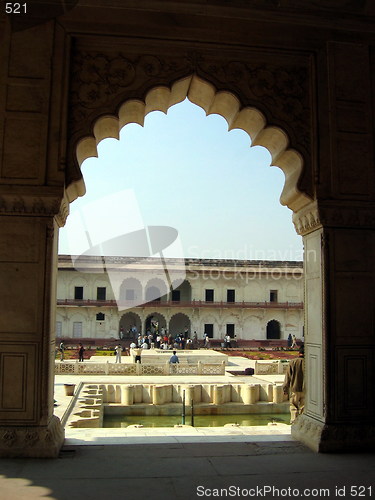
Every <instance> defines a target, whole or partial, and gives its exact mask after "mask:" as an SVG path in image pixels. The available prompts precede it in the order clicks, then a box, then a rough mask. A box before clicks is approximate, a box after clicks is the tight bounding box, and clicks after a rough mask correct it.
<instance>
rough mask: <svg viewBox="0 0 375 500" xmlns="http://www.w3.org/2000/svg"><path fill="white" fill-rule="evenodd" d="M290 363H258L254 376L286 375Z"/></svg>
mask: <svg viewBox="0 0 375 500" xmlns="http://www.w3.org/2000/svg"><path fill="white" fill-rule="evenodd" d="M288 366H289V361H280V360H275V361H261V362H260V361H256V362H255V368H254V375H285V372H286V371H287V369H288Z"/></svg>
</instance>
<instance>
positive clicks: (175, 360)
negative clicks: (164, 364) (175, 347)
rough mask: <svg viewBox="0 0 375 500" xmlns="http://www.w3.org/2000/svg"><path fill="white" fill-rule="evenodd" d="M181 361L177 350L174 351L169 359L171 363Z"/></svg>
mask: <svg viewBox="0 0 375 500" xmlns="http://www.w3.org/2000/svg"><path fill="white" fill-rule="evenodd" d="M179 362H180V360H179V359H178V356H177V351H173V354H172V356H171V357H170V359H169V363H170V364H171V365H174V364H176V363H179Z"/></svg>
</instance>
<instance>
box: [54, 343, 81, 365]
mask: <svg viewBox="0 0 375 500" xmlns="http://www.w3.org/2000/svg"><path fill="white" fill-rule="evenodd" d="M59 352H60V361H64V359H65V357H64V356H65V344H64V342H60V344H59ZM84 352H85V348H84V347H83V345H82V344H81V343H79V344H78V361H80V362H82V361H83V360H84Z"/></svg>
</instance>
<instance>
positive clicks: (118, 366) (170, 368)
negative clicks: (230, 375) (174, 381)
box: [55, 361, 225, 375]
mask: <svg viewBox="0 0 375 500" xmlns="http://www.w3.org/2000/svg"><path fill="white" fill-rule="evenodd" d="M55 374H56V375H225V362H224V361H222V362H221V363H202V362H201V361H198V363H194V364H188V363H176V364H170V363H168V362H167V363H165V364H160V365H155V364H140V363H134V364H131V363H110V362H108V361H107V362H106V363H91V362H90V363H85V362H83V363H80V362H78V361H74V362H69V361H63V362H61V361H56V362H55Z"/></svg>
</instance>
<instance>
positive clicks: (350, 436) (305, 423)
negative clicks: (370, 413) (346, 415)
mask: <svg viewBox="0 0 375 500" xmlns="http://www.w3.org/2000/svg"><path fill="white" fill-rule="evenodd" d="M292 437H293V438H294V439H297V440H298V441H300V442H301V443H303V444H305V445H306V446H308V447H309V448H311V449H312V450H313V451H317V452H320V453H343V452H347V451H353V452H354V451H357V452H358V451H359V450H371V451H373V450H374V446H375V425H374V424H364V425H361V424H358V425H357V424H356V425H353V424H325V423H324V422H319V421H318V420H315V419H313V418H311V417H309V416H307V415H300V416H299V417H298V418H297V420H296V421H295V422H294V424H293V425H292Z"/></svg>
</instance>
